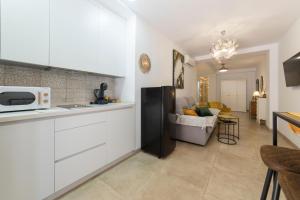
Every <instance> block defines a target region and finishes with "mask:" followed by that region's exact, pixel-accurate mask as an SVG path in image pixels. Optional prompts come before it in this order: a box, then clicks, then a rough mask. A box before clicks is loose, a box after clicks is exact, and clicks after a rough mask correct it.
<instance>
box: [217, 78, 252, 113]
mask: <svg viewBox="0 0 300 200" xmlns="http://www.w3.org/2000/svg"><path fill="white" fill-rule="evenodd" d="M221 102H222V103H224V104H225V105H227V106H228V107H230V108H231V110H232V111H237V112H247V81H246V80H223V81H221Z"/></svg>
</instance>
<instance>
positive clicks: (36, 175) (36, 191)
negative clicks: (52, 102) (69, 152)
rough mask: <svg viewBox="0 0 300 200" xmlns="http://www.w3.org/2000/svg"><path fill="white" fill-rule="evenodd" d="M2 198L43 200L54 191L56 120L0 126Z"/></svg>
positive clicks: (0, 182)
mask: <svg viewBox="0 0 300 200" xmlns="http://www.w3.org/2000/svg"><path fill="white" fill-rule="evenodd" d="M0 161H1V164H0V177H1V178H0V199H3V200H4V199H5V200H20V199H22V200H41V199H45V198H46V197H48V196H49V195H51V194H52V193H53V192H54V120H42V121H30V122H21V123H14V124H9V125H1V126H0Z"/></svg>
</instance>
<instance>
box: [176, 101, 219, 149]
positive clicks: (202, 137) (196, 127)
mask: <svg viewBox="0 0 300 200" xmlns="http://www.w3.org/2000/svg"><path fill="white" fill-rule="evenodd" d="M193 105H195V100H194V99H193V98H192V97H182V98H177V99H176V113H177V120H176V134H175V139H176V140H180V141H185V142H189V143H194V144H198V145H203V146H204V145H206V144H207V142H208V140H209V138H210V137H211V135H212V133H213V131H214V129H215V127H216V124H217V116H218V114H219V112H220V111H219V110H218V109H210V111H211V112H212V113H213V114H214V116H209V117H198V116H187V115H184V114H183V110H182V109H183V108H189V107H192V106H193Z"/></svg>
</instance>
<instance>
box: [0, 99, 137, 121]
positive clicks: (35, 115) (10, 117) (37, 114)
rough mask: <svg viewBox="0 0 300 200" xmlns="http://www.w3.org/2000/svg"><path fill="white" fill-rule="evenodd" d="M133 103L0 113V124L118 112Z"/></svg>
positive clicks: (131, 105)
mask: <svg viewBox="0 0 300 200" xmlns="http://www.w3.org/2000/svg"><path fill="white" fill-rule="evenodd" d="M134 105H135V104H134V103H110V104H105V105H90V106H91V107H85V108H72V109H65V108H59V107H55V108H50V109H46V110H34V111H20V112H9V113H0V123H9V122H17V121H24V120H32V119H42V118H52V117H62V116H70V115H78V114H84V113H91V112H102V111H109V110H118V109H123V108H129V107H133V106H134Z"/></svg>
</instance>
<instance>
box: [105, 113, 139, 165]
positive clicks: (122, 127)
mask: <svg viewBox="0 0 300 200" xmlns="http://www.w3.org/2000/svg"><path fill="white" fill-rule="evenodd" d="M134 116H135V112H134V109H123V110H114V111H112V112H110V113H109V135H108V155H109V157H108V161H109V162H112V161H114V160H116V159H118V158H120V157H122V156H124V155H126V154H128V153H129V152H131V151H133V150H134V149H135V128H134V127H135V120H133V119H134V118H135V117H134Z"/></svg>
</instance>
